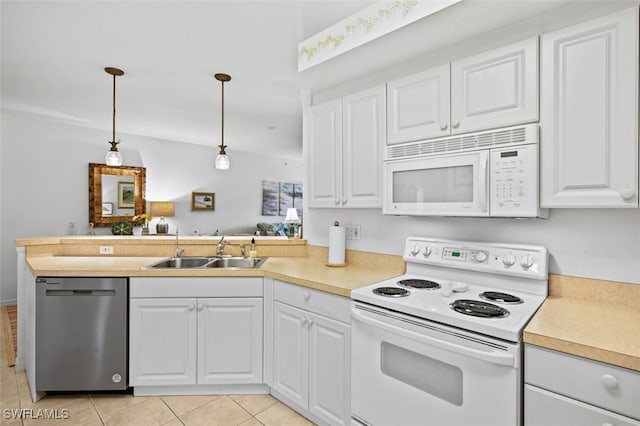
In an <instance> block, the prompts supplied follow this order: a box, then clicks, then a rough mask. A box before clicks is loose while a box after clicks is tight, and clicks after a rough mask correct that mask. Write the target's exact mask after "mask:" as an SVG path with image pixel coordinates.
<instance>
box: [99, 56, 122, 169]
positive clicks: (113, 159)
mask: <svg viewBox="0 0 640 426" xmlns="http://www.w3.org/2000/svg"><path fill="white" fill-rule="evenodd" d="M104 70H105V71H106V72H107V74H111V75H112V76H113V133H112V139H111V140H110V141H109V143H110V144H111V149H109V151H107V155H105V156H104V161H105V163H107V165H108V166H121V165H122V154H120V152H118V144H119V143H120V141H119V140H118V141H116V76H121V75H124V71H122V70H120V69H118V68H112V67H106V68H105V69H104Z"/></svg>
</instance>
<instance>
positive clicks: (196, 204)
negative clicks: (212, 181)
mask: <svg viewBox="0 0 640 426" xmlns="http://www.w3.org/2000/svg"><path fill="white" fill-rule="evenodd" d="M215 209H216V194H215V193H214V192H192V193H191V211H196V210H209V211H213V210H215Z"/></svg>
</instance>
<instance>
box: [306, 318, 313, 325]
mask: <svg viewBox="0 0 640 426" xmlns="http://www.w3.org/2000/svg"><path fill="white" fill-rule="evenodd" d="M311 324H313V320H312V319H309V320H307V325H308V326H309V327H311Z"/></svg>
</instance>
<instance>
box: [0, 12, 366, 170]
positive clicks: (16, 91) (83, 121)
mask: <svg viewBox="0 0 640 426" xmlns="http://www.w3.org/2000/svg"><path fill="white" fill-rule="evenodd" d="M371 3H373V2H372V1H347V0H340V1H330V0H322V1H320V0H298V1H293V0H289V1H268V0H262V1H237V0H236V1H214V0H209V1H197V2H192V1H181V0H175V1H142V0H141V1H85V0H81V1H39V2H36V1H25V0H22V1H7V0H2V3H1V6H0V7H1V10H0V13H1V19H2V28H1V35H2V42H1V43H2V46H1V47H2V64H1V66H2V87H1V88H2V93H1V94H2V108H3V109H4V110H7V111H11V110H17V111H20V112H26V113H32V114H40V115H44V116H47V117H49V118H52V119H56V120H62V121H64V122H67V123H71V124H76V125H80V126H86V127H90V128H97V129H104V130H105V139H104V141H99V142H100V143H102V142H104V148H105V151H106V149H107V148H108V144H107V140H109V139H110V132H111V118H112V116H111V114H112V110H111V108H112V84H113V81H112V77H111V76H110V75H108V74H107V73H105V71H104V67H107V66H111V67H117V68H120V69H122V70H123V71H124V72H125V75H124V76H122V77H118V78H117V98H116V110H117V116H116V130H117V133H118V134H120V133H126V134H135V135H143V136H149V137H154V138H159V139H166V140H173V141H179V142H186V143H195V144H202V145H210V146H212V147H213V146H214V145H218V144H219V143H220V111H221V108H220V95H221V90H220V82H218V81H217V80H215V79H214V78H213V74H215V73H219V72H223V73H227V74H230V75H231V77H232V80H231V81H230V82H229V83H225V143H226V144H227V145H228V146H229V149H228V151H229V153H230V154H232V153H233V151H234V150H241V151H250V152H256V153H260V154H265V155H278V156H282V157H287V158H300V157H301V156H302V119H301V115H302V114H301V96H300V77H299V75H298V72H297V59H298V55H297V44H298V42H300V41H302V40H304V39H306V38H308V37H309V36H311V35H314V34H316V33H318V32H320V31H322V30H323V29H325V28H327V27H329V26H331V25H332V24H334V23H336V22H338V21H340V20H341V19H343V18H345V17H348V16H350V15H351V14H353V13H355V12H356V11H358V10H360V9H362V8H364V7H366V6H368V5H370V4H371ZM120 138H121V139H122V144H123V145H126V136H124V137H122V136H121V137H120Z"/></svg>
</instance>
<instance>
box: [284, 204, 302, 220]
mask: <svg viewBox="0 0 640 426" xmlns="http://www.w3.org/2000/svg"><path fill="white" fill-rule="evenodd" d="M284 223H300V216H298V210H296V209H295V208H293V207H289V208H288V209H287V216H286V217H285V218H284Z"/></svg>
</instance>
